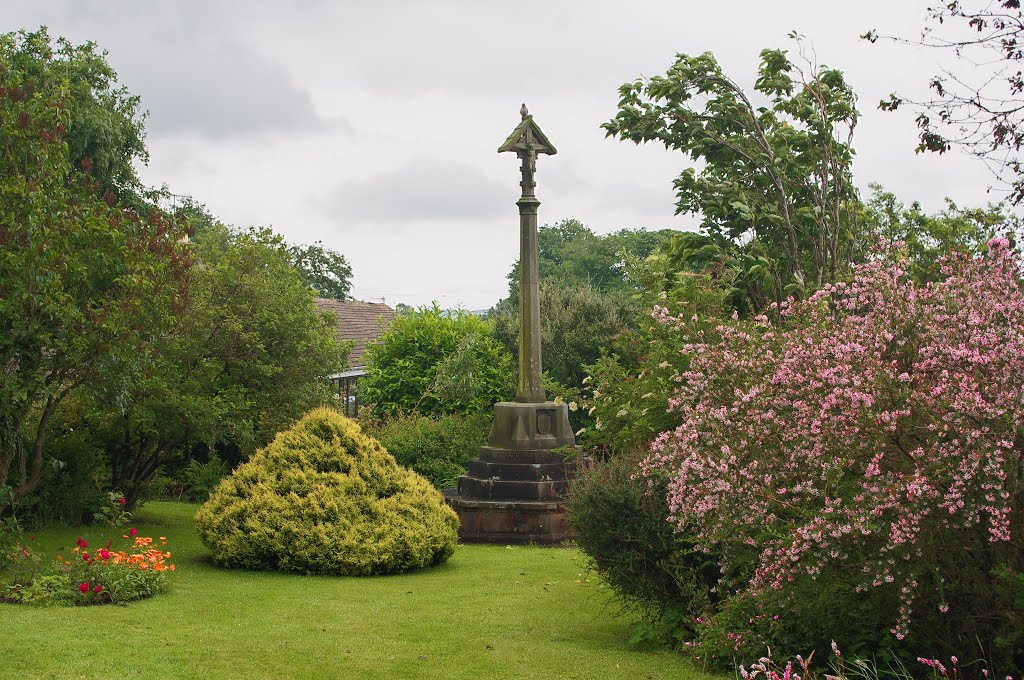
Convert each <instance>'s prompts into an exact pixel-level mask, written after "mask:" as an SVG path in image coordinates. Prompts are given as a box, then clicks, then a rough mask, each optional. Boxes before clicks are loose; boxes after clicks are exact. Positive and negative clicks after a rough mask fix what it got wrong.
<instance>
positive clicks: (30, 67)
mask: <svg viewBox="0 0 1024 680" xmlns="http://www.w3.org/2000/svg"><path fill="white" fill-rule="evenodd" d="M104 67H105V61H104V60H103V58H102V57H101V56H98V55H96V54H95V50H94V46H91V45H86V46H83V47H82V48H73V47H71V46H70V45H69V44H67V43H65V42H62V41H58V50H57V52H54V51H53V50H52V49H51V48H50V46H49V38H48V37H47V36H46V34H45V32H43V31H40V32H39V33H35V34H26V33H21V34H6V35H3V36H0V139H3V142H4V153H3V154H2V155H0V365H2V366H3V367H4V370H3V374H2V380H0V485H5V484H11V485H12V486H13V488H14V493H13V496H14V498H15V499H21V498H24V497H25V496H26V495H27V494H29V493H30V492H31V491H32V490H33V489H34V488H35V487H36V486H37V485H38V484H39V481H40V479H41V478H42V472H43V463H44V453H43V447H44V444H45V441H46V437H47V430H48V427H49V425H50V419H51V418H52V416H53V414H54V413H55V411H56V410H57V407H58V406H59V405H60V404H61V402H63V401H64V399H65V398H67V396H68V395H69V394H72V393H73V392H75V391H76V390H80V389H81V388H82V387H83V386H85V385H91V384H94V383H97V382H99V381H101V380H103V379H105V378H107V377H109V376H112V375H116V376H119V377H120V380H121V385H122V386H127V385H129V384H131V383H132V381H133V380H134V379H136V378H137V377H138V376H139V375H140V374H141V373H142V370H143V365H142V364H143V362H140V361H139V357H144V356H147V354H148V352H149V351H150V349H151V347H152V345H153V343H154V342H155V341H156V340H157V339H158V338H160V337H161V336H162V335H163V334H164V333H166V332H168V331H169V330H170V328H171V327H173V325H174V324H173V319H172V318H171V317H170V315H168V314H167V312H166V310H168V309H173V308H175V307H176V306H180V305H181V304H182V299H183V297H184V293H185V291H184V288H185V272H187V270H188V268H189V266H190V260H189V257H188V254H187V252H186V249H185V248H184V246H182V244H181V243H179V239H180V237H181V235H182V234H181V232H180V230H179V229H178V228H177V227H176V225H174V224H173V223H172V222H170V221H168V220H167V219H166V218H165V217H164V216H163V215H162V214H160V213H159V212H156V211H152V212H149V213H148V214H147V215H146V216H145V217H142V216H140V215H139V214H138V213H137V212H135V211H134V210H131V209H126V208H125V207H124V206H122V205H118V204H117V200H116V196H115V194H114V192H113V189H111V188H110V187H109V186H106V187H105V184H111V185H115V188H117V187H116V185H117V184H122V185H126V184H130V183H131V181H132V179H131V177H130V176H129V174H130V172H133V171H130V168H131V163H132V160H133V159H134V158H135V157H137V154H136V153H135V151H133V149H135V147H134V146H133V144H132V143H129V142H131V140H132V139H134V137H133V134H134V133H132V132H131V130H130V129H129V128H131V127H132V125H134V124H135V123H133V122H132V119H131V116H132V115H134V114H133V112H134V104H133V102H132V100H131V99H130V98H128V97H127V95H126V94H125V93H124V92H123V91H121V90H116V91H115V90H111V89H110V87H111V86H112V82H113V81H112V78H113V72H112V71H109V67H106V70H104ZM90 78H92V79H91V80H90ZM90 88H93V89H90ZM89 92H91V93H92V94H91V96H92V99H88V97H87V96H86V95H88V93H89ZM104 107H106V108H104ZM111 108H112V109H114V110H109V109H111ZM83 111H84V112H86V113H85V114H83ZM86 114H87V115H86ZM83 115H86V118H82V117H81V116H83ZM125 117H127V118H125ZM118 121H120V122H118ZM126 121H127V122H126ZM122 123H123V125H122ZM111 136H112V137H111ZM108 138H112V139H113V141H109V140H108V141H109V144H110V146H103V144H101V143H100V142H101V141H102V140H104V139H108ZM97 140H99V141H97ZM125 140H128V141H127V142H125ZM121 142H125V143H126V144H127V146H124V147H118V148H116V149H115V148H114V147H115V146H118V145H119V144H121ZM103 143H107V142H103ZM97 144H99V146H100V147H102V149H103V150H104V153H103V154H101V153H98V152H94V151H93V147H94V146H95V145H97ZM71 147H75V149H77V150H78V151H80V152H81V153H91V154H93V155H94V156H96V157H95V158H94V159H92V161H91V162H86V160H88V159H81V162H80V163H79V164H78V165H79V167H78V168H76V167H75V166H74V164H73V161H76V160H77V159H76V158H75V157H74V156H73V155H72V154H71V152H69V149H70V148H71ZM117 159H120V160H117ZM105 160H106V161H109V163H106V162H105ZM93 169H95V170H96V172H98V173H99V174H96V175H92V174H90V172H92V170H93ZM123 391H124V390H123V389H122V390H117V391H116V392H115V394H114V395H113V398H114V399H117V398H119V397H120V396H121V395H122V394H123Z"/></svg>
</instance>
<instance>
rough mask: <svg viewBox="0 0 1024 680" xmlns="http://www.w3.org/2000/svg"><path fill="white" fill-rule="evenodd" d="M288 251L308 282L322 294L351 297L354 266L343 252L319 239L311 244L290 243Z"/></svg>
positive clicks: (326, 296)
mask: <svg viewBox="0 0 1024 680" xmlns="http://www.w3.org/2000/svg"><path fill="white" fill-rule="evenodd" d="M288 254H289V255H290V256H291V258H292V263H293V264H294V265H295V268H296V269H298V270H299V273H301V274H302V278H303V279H304V280H305V281H306V285H308V286H309V287H310V288H312V289H313V290H315V291H316V292H317V294H318V295H319V296H320V297H325V298H334V299H336V300H348V299H350V298H351V292H352V266H351V265H350V264H349V263H348V260H346V259H345V256H344V255H342V254H341V253H337V252H335V251H333V250H328V249H327V248H324V244H323V243H322V242H320V241H317V242H316V243H313V244H312V245H308V246H304V245H300V246H289V247H288Z"/></svg>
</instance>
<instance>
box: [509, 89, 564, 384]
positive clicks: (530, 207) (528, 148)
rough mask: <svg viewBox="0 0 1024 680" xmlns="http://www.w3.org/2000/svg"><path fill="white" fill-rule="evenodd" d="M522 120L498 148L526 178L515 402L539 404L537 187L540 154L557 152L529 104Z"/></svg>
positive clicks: (521, 221) (521, 215) (522, 206)
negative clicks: (515, 160)
mask: <svg viewBox="0 0 1024 680" xmlns="http://www.w3.org/2000/svg"><path fill="white" fill-rule="evenodd" d="M519 113H520V114H521V115H522V117H523V122H521V123H520V124H519V126H518V127H516V129H515V130H513V131H512V134H511V135H509V138H508V139H506V140H505V143H504V144H502V145H501V146H500V147H498V153H504V152H507V151H514V152H515V153H516V155H517V156H519V159H520V160H521V161H522V169H521V170H522V175H523V179H522V181H521V182H520V183H519V186H521V187H522V188H523V195H522V196H520V197H519V201H518V202H517V203H516V205H518V206H519V265H520V266H519V276H520V278H519V385H518V389H517V390H516V401H517V402H522V403H530V404H532V403H539V402H543V401H544V390H543V389H542V388H541V385H540V373H541V362H540V289H539V287H538V284H539V281H538V278H539V276H538V274H537V260H538V255H537V208H538V206H540V201H538V200H537V196H536V194H534V190H535V189H536V188H537V182H536V180H535V179H534V175H535V174H536V172H537V155H538V154H542V153H543V154H548V155H550V156H553V155H554V154H556V153H558V151H557V150H556V149H555V147H554V145H553V144H552V143H551V142H549V141H548V138H547V137H546V136H544V133H543V132H541V130H540V128H539V127H538V126H537V124H536V123H534V122H533V116H531V115H530V113H529V111H527V109H526V104H523V107H522V108H521V109H520V110H519Z"/></svg>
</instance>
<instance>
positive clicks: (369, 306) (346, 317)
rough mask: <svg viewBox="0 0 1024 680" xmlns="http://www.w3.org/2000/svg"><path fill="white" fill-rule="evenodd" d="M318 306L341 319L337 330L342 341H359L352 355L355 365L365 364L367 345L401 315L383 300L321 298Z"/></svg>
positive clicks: (353, 364) (351, 361)
mask: <svg viewBox="0 0 1024 680" xmlns="http://www.w3.org/2000/svg"><path fill="white" fill-rule="evenodd" d="M316 306H317V307H319V308H320V311H321V312H331V313H333V314H334V317H335V319H336V320H337V326H336V328H335V332H336V333H337V334H338V339H339V340H354V341H355V345H354V346H353V347H352V353H351V354H350V355H349V358H348V363H349V365H350V366H352V367H353V368H356V367H359V366H363V365H364V364H365V359H364V355H365V354H366V346H367V345H368V344H369V343H371V342H373V341H374V340H376V339H377V338H379V337H380V335H381V332H382V331H383V329H384V327H386V326H387V325H388V324H389V323H391V322H392V321H393V320H394V318H395V316H397V313H396V312H395V310H393V309H391V308H390V307H388V306H387V305H385V304H382V303H379V302H355V301H352V300H331V299H329V298H317V299H316Z"/></svg>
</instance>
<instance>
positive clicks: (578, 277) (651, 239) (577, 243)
mask: <svg viewBox="0 0 1024 680" xmlns="http://www.w3.org/2000/svg"><path fill="white" fill-rule="evenodd" d="M678 233H679V232H677V231H673V230H671V229H662V230H659V231H647V230H644V229H620V230H619V231H616V232H612V233H611V234H595V233H594V232H592V231H591V230H590V229H588V228H587V227H586V226H585V225H584V224H583V223H582V222H580V221H579V220H576V219H566V220H562V221H561V222H558V223H557V224H545V225H544V226H542V227H541V228H540V229H539V230H538V232H537V255H538V258H539V259H538V269H539V273H540V278H541V279H549V280H552V279H553V280H557V281H559V282H560V283H562V284H564V285H566V286H573V285H580V284H586V285H589V286H592V287H593V288H594V289H596V290H597V291H598V292H600V293H610V294H616V295H618V294H627V293H631V292H633V291H634V287H633V286H632V285H631V283H630V282H629V281H628V280H627V277H626V261H627V259H629V258H631V257H635V258H645V257H647V256H648V255H650V254H651V253H653V252H654V251H655V250H657V249H658V248H660V247H662V246H663V245H665V244H666V243H668V241H669V240H670V239H671V238H672V237H673V236H674V235H676V234H678ZM519 271H520V270H519V260H516V263H515V264H514V265H513V267H512V271H510V272H509V273H508V284H509V299H510V301H511V303H512V304H517V303H516V300H517V299H518V297H519V276H520V274H519Z"/></svg>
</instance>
